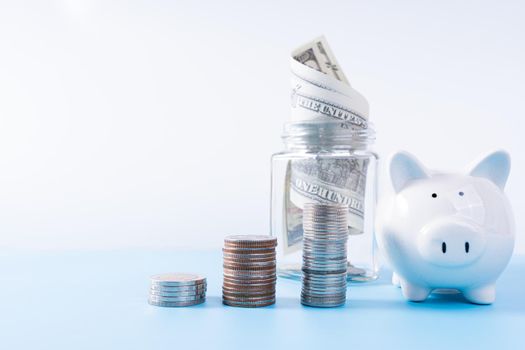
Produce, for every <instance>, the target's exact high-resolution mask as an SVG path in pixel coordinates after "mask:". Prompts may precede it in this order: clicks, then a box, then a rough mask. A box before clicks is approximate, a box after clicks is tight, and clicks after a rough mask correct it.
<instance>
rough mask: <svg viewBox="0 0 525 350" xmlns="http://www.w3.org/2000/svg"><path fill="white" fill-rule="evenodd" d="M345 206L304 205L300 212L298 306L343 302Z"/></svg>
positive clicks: (344, 281) (322, 305)
mask: <svg viewBox="0 0 525 350" xmlns="http://www.w3.org/2000/svg"><path fill="white" fill-rule="evenodd" d="M347 215H348V206H345V205H326V204H317V203H307V204H306V205H305V207H304V210H303V231H304V233H303V267H302V270H303V286H302V291H301V303H302V304H303V305H307V306H315V307H334V306H340V305H343V304H344V303H345V301H346V271H347V248H346V243H347V239H348V218H347Z"/></svg>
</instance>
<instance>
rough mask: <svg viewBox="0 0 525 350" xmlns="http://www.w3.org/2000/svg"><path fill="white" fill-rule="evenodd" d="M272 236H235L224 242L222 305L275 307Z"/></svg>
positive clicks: (275, 242) (274, 270)
mask: <svg viewBox="0 0 525 350" xmlns="http://www.w3.org/2000/svg"><path fill="white" fill-rule="evenodd" d="M276 246H277V239H276V238H275V237H271V236H259V235H236V236H228V237H226V238H225V239H224V249H223V255H224V262H223V268H224V281H223V286H222V301H223V303H224V304H225V305H229V306H238V307H261V306H268V305H272V304H274V303H275V281H276V279H277V277H276V267H275V247H276Z"/></svg>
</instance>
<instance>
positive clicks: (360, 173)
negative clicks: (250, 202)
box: [270, 121, 379, 282]
mask: <svg viewBox="0 0 525 350" xmlns="http://www.w3.org/2000/svg"><path fill="white" fill-rule="evenodd" d="M282 139H283V141H284V144H285V150H284V151H283V152H280V153H276V154H274V155H273V156H272V180H271V181H272V182H271V210H270V229H271V234H272V236H275V237H277V240H278V246H277V264H278V274H279V276H281V277H287V278H291V279H298V280H300V279H301V275H302V272H301V264H302V235H303V228H302V208H303V206H304V204H305V203H307V202H318V203H325V204H326V203H327V204H329V203H339V204H347V205H348V206H349V212H348V218H349V221H348V222H349V232H350V235H349V237H348V275H347V279H348V281H350V282H366V281H373V280H375V279H377V277H378V272H379V266H378V262H377V257H376V250H377V249H376V242H375V237H374V216H375V206H376V192H377V164H378V156H377V155H376V154H375V153H374V152H372V151H371V150H370V149H369V146H370V145H371V144H372V143H373V141H374V140H375V131H374V129H373V127H372V126H371V125H370V124H369V125H365V128H359V129H356V128H355V126H353V125H351V124H349V123H346V122H341V121H300V122H289V123H286V124H285V126H284V133H283V136H282Z"/></svg>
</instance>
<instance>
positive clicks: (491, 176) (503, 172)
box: [468, 151, 510, 190]
mask: <svg viewBox="0 0 525 350" xmlns="http://www.w3.org/2000/svg"><path fill="white" fill-rule="evenodd" d="M509 172H510V156H509V154H508V153H507V152H505V151H496V152H493V153H490V154H489V155H487V156H485V157H483V158H482V159H481V160H480V161H477V162H474V163H473V165H471V166H470V170H469V172H468V173H469V175H471V176H476V177H484V178H486V179H488V180H490V181H492V182H493V183H494V184H496V186H498V187H499V188H501V189H502V190H503V188H504V187H505V183H506V182H507V178H508V177H509Z"/></svg>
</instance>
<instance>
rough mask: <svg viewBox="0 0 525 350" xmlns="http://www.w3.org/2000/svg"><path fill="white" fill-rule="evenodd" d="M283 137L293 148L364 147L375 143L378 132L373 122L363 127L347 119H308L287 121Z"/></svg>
mask: <svg viewBox="0 0 525 350" xmlns="http://www.w3.org/2000/svg"><path fill="white" fill-rule="evenodd" d="M281 137H282V139H283V141H284V143H285V144H286V145H287V146H289V147H292V148H293V147H300V148H312V147H321V148H324V147H327V148H335V149H337V148H341V149H352V148H355V149H364V148H366V147H367V146H369V145H371V144H373V143H374V141H375V139H376V132H375V128H374V124H372V123H367V127H366V128H362V127H356V125H355V124H352V123H350V122H345V121H337V120H329V121H325V120H323V121H319V120H307V121H292V122H287V123H285V124H284V130H283V134H282V136H281Z"/></svg>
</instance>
